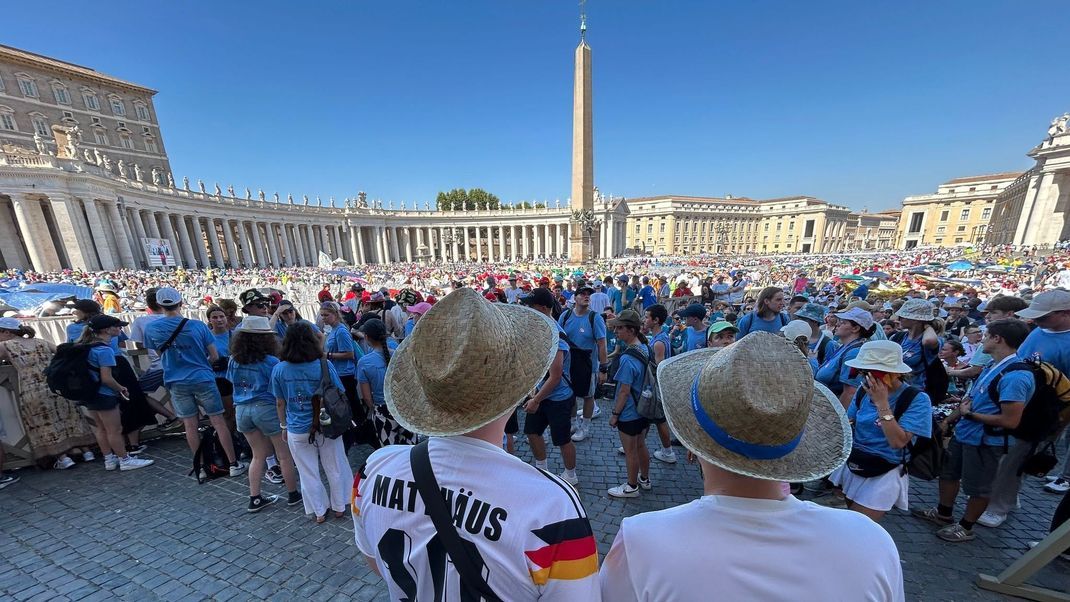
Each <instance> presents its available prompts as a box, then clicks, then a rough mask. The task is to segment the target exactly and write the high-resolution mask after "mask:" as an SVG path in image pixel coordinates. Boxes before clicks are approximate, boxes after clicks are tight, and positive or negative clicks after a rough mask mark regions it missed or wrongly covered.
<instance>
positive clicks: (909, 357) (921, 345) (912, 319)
mask: <svg viewBox="0 0 1070 602" xmlns="http://www.w3.org/2000/svg"><path fill="white" fill-rule="evenodd" d="M892 317H894V318H898V319H899V325H900V326H902V327H903V332H902V333H896V335H895V336H893V337H892V339H891V340H893V341H895V342H896V343H899V345H900V346H901V347H902V348H903V362H904V363H906V365H908V366H910V370H911V375H912V378H913V381H912V382H913V384H914V386H915V387H917V388H919V389H924V388H925V368H926V367H927V366H928V365H929V364H930V363H931V362H938V361H940V359H939V358H938V357H937V356H938V355H939V353H940V347H942V346H943V344H944V341H943V339H941V338H940V336H939V335H937V334H936V330H935V329H934V328H933V320H934V318H935V317H934V315H933V306H932V304H930V303H929V302H928V301H926V300H924V299H909V300H908V301H907V302H906V303H904V304H903V306H902V307H900V308H899V311H897V312H895V315H894V316H892ZM941 402H943V400H942V399H940V400H934V403H941Z"/></svg>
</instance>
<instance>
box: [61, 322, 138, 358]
mask: <svg viewBox="0 0 1070 602" xmlns="http://www.w3.org/2000/svg"><path fill="white" fill-rule="evenodd" d="M86 326H88V325H87V324H86V323H85V322H71V323H70V324H68V325H67V342H68V343H73V342H75V341H77V340H78V338H79V337H81V336H82V331H84V330H85V327H86ZM129 338H130V337H128V336H126V332H124V331H122V330H120V331H119V336H117V337H112V338H111V342H110V343H108V346H109V347H111V349H112V351H114V352H115V353H117V354H118V353H122V350H121V349H120V348H119V344H120V343H125V342H126V341H127V339H129Z"/></svg>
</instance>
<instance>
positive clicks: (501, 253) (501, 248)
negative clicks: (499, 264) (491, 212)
mask: <svg viewBox="0 0 1070 602" xmlns="http://www.w3.org/2000/svg"><path fill="white" fill-rule="evenodd" d="M498 258H499V259H500V260H501V261H505V226H498Z"/></svg>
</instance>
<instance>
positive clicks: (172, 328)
mask: <svg viewBox="0 0 1070 602" xmlns="http://www.w3.org/2000/svg"><path fill="white" fill-rule="evenodd" d="M156 303H158V304H159V305H160V307H161V308H163V314H164V315H163V317H162V318H160V319H158V320H155V321H153V322H151V323H149V325H148V326H146V327H145V347H146V348H148V349H153V350H155V351H156V353H158V354H159V355H160V359H161V362H162V364H163V384H164V386H165V387H167V389H168V390H169V391H170V393H171V405H173V406H174V408H175V416H177V417H178V418H179V419H181V420H182V424H183V426H185V427H186V443H187V444H189V448H190V451H191V452H193V453H194V454H196V453H197V448H198V447H200V444H201V439H200V435H199V433H198V431H197V418H198V416H199V415H200V412H201V411H204V413H205V415H206V416H208V420H209V421H211V423H212V426H213V428H215V430H216V434H217V435H218V437H219V443H220V444H221V445H222V446H223V451H224V453H226V456H227V459H228V460H229V461H230V476H232V477H236V476H239V475H241V474H244V473H245V469H246V465H245V464H244V463H242V462H239V461H238V457H237V455H236V454H235V453H234V442H233V441H232V440H231V437H230V427H229V426H228V425H227V421H226V418H225V417H224V408H223V398H222V397H221V396H220V395H219V388H218V387H216V384H215V372H214V371H213V370H212V364H213V363H214V362H216V361H217V360H218V359H219V351H218V350H217V349H216V346H215V338H214V337H213V336H212V332H211V331H210V330H208V327H207V326H205V324H204V322H201V321H199V320H188V319H186V318H184V317H183V316H182V295H181V293H179V292H178V291H177V290H175V289H173V288H170V287H165V288H161V289H159V290H157V291H156ZM172 337H173V338H172ZM168 341H170V344H168Z"/></svg>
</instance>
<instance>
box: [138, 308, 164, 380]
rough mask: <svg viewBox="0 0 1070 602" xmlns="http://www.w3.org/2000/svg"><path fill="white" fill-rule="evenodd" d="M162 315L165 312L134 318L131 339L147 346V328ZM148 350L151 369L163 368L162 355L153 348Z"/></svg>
mask: <svg viewBox="0 0 1070 602" xmlns="http://www.w3.org/2000/svg"><path fill="white" fill-rule="evenodd" d="M162 317H164V315H163V314H145V315H143V316H138V317H136V318H134V321H133V322H131V323H130V340H131V341H134V342H136V343H139V344H140V345H141V346H142V347H146V348H147V347H148V345H146V344H145V328H147V327H148V325H149V324H152V323H153V322H155V321H156V320H159V319H160V318H162ZM148 352H149V370H163V364H162V363H161V362H160V355H159V354H158V353H156V351H155V350H153V349H148Z"/></svg>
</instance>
